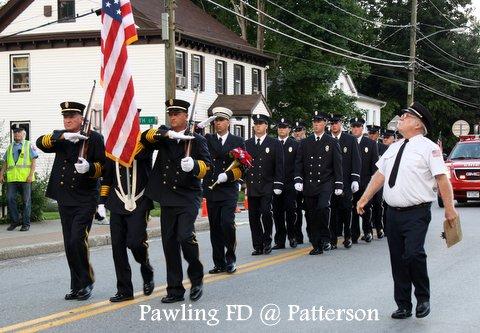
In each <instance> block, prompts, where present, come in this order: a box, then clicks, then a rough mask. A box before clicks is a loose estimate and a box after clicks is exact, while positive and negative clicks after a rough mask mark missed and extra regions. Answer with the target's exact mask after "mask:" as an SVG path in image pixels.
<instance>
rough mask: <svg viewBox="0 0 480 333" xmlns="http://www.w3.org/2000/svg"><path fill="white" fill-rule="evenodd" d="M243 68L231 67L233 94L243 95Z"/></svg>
mask: <svg viewBox="0 0 480 333" xmlns="http://www.w3.org/2000/svg"><path fill="white" fill-rule="evenodd" d="M244 77H245V68H244V67H243V66H241V65H233V93H234V94H235V95H243V94H244V93H245V80H244Z"/></svg>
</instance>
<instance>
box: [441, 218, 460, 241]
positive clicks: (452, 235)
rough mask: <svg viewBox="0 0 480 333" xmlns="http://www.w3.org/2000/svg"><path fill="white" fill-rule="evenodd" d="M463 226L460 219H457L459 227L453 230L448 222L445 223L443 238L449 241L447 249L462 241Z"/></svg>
mask: <svg viewBox="0 0 480 333" xmlns="http://www.w3.org/2000/svg"><path fill="white" fill-rule="evenodd" d="M462 237H463V235H462V226H461V225H460V217H457V225H456V226H455V227H454V228H452V227H450V224H449V223H448V222H447V220H445V221H443V238H445V240H446V241H447V247H452V246H453V245H455V244H457V243H458V242H460V241H461V240H462Z"/></svg>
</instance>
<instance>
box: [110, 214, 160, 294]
mask: <svg viewBox="0 0 480 333" xmlns="http://www.w3.org/2000/svg"><path fill="white" fill-rule="evenodd" d="M148 213H149V209H138V208H137V209H135V210H134V211H133V212H132V214H128V215H124V214H118V213H114V212H110V234H111V236H112V251H113V262H114V264H115V273H116V274H117V290H118V292H119V293H123V294H127V295H133V285H132V270H131V268H130V264H129V263H128V253H127V248H129V249H130V250H131V251H132V254H133V257H134V258H135V261H136V262H138V263H139V264H140V271H141V273H142V278H143V281H144V282H149V281H151V280H152V279H153V268H152V266H151V265H150V260H149V258H148V243H147V239H148V236H147V219H148Z"/></svg>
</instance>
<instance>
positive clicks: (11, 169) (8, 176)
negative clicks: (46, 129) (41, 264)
mask: <svg viewBox="0 0 480 333" xmlns="http://www.w3.org/2000/svg"><path fill="white" fill-rule="evenodd" d="M12 131H13V140H14V141H13V142H12V143H11V144H10V145H9V146H8V148H7V151H6V152H5V155H4V157H3V161H2V169H1V171H0V183H4V182H6V183H7V202H8V213H9V214H10V221H11V224H10V226H9V227H8V228H7V230H9V231H12V230H14V229H15V228H16V227H18V226H20V225H21V226H22V228H21V229H20V231H28V230H29V229H30V212H31V208H32V203H31V193H32V182H33V181H34V180H35V160H36V159H37V158H38V154H37V153H36V151H35V149H34V147H32V145H31V144H30V142H29V141H27V140H25V134H26V133H25V129H24V128H23V127H21V125H18V124H16V125H12ZM19 192H21V193H22V199H23V214H22V215H23V218H22V221H20V216H19V213H18V208H17V194H18V193H19Z"/></svg>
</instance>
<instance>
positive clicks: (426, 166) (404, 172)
mask: <svg viewBox="0 0 480 333" xmlns="http://www.w3.org/2000/svg"><path fill="white" fill-rule="evenodd" d="M403 142H404V140H400V141H398V142H395V143H393V144H391V145H390V146H389V147H388V149H387V151H386V152H385V153H384V154H383V156H382V157H380V159H379V160H378V162H377V163H376V165H377V167H378V171H379V172H380V173H381V174H382V175H384V176H385V182H384V184H383V197H384V198H385V201H386V202H387V204H388V205H389V206H392V207H409V206H415V205H419V204H421V203H425V202H432V201H435V200H436V199H437V194H436V192H435V188H436V180H435V176H437V175H440V174H445V173H446V167H445V163H444V162H443V156H442V151H441V150H440V147H438V145H436V144H435V143H433V142H432V141H430V140H429V139H427V138H425V137H424V136H423V135H421V134H419V135H416V136H414V137H412V138H411V139H410V140H409V141H408V143H407V144H406V145H405V150H404V151H403V155H402V158H401V160H400V165H399V168H398V174H397V179H396V182H395V186H393V187H392V188H390V186H389V185H388V179H389V178H390V174H391V172H392V169H393V164H394V163H395V158H396V157H397V153H398V151H399V150H400V147H401V146H402V144H403Z"/></svg>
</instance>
